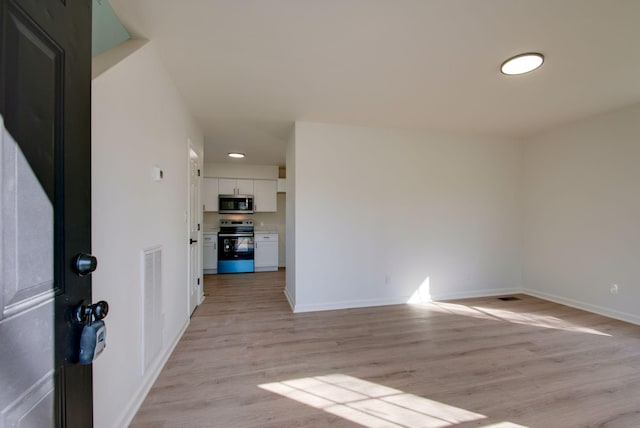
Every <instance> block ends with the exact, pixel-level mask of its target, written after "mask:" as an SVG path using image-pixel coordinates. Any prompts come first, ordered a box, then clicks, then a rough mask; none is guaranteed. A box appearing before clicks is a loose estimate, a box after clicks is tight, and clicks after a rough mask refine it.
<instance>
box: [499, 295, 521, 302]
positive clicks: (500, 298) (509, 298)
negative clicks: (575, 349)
mask: <svg viewBox="0 0 640 428" xmlns="http://www.w3.org/2000/svg"><path fill="white" fill-rule="evenodd" d="M498 300H502V301H503V302H510V301H511V300H520V298H519V297H516V296H506V297H498Z"/></svg>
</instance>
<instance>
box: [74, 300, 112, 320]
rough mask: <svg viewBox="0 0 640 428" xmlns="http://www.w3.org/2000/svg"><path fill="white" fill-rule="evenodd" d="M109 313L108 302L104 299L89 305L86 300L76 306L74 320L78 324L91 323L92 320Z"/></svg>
mask: <svg viewBox="0 0 640 428" xmlns="http://www.w3.org/2000/svg"><path fill="white" fill-rule="evenodd" d="M108 313H109V304H108V303H107V302H105V301H104V300H101V301H99V302H98V303H94V304H93V305H90V304H89V303H88V302H86V301H85V302H82V304H81V305H80V306H78V307H77V308H76V321H77V322H78V323H80V324H91V323H92V322H93V320H94V319H95V320H96V321H97V320H101V319H104V318H105V317H106V316H107V314H108Z"/></svg>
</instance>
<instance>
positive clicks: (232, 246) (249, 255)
mask: <svg viewBox="0 0 640 428" xmlns="http://www.w3.org/2000/svg"><path fill="white" fill-rule="evenodd" d="M254 245H255V244H254V236H253V220H245V219H243V220H231V219H222V220H220V232H219V233H218V273H239V272H253V270H254V264H253V251H254Z"/></svg>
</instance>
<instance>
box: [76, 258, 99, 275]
mask: <svg viewBox="0 0 640 428" xmlns="http://www.w3.org/2000/svg"><path fill="white" fill-rule="evenodd" d="M73 267H74V268H75V270H76V273H77V274H78V275H80V276H85V275H88V274H90V273H91V272H93V271H94V270H96V268H97V267H98V259H96V258H95V257H94V256H92V255H91V254H78V255H77V256H76V258H75V260H74V264H73Z"/></svg>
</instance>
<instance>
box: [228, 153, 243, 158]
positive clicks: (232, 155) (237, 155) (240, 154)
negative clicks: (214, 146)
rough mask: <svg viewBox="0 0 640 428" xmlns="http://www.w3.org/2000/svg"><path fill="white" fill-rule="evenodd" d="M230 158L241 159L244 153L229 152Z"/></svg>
mask: <svg viewBox="0 0 640 428" xmlns="http://www.w3.org/2000/svg"><path fill="white" fill-rule="evenodd" d="M227 156H229V157H230V158H236V159H241V158H243V157H244V153H227Z"/></svg>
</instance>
